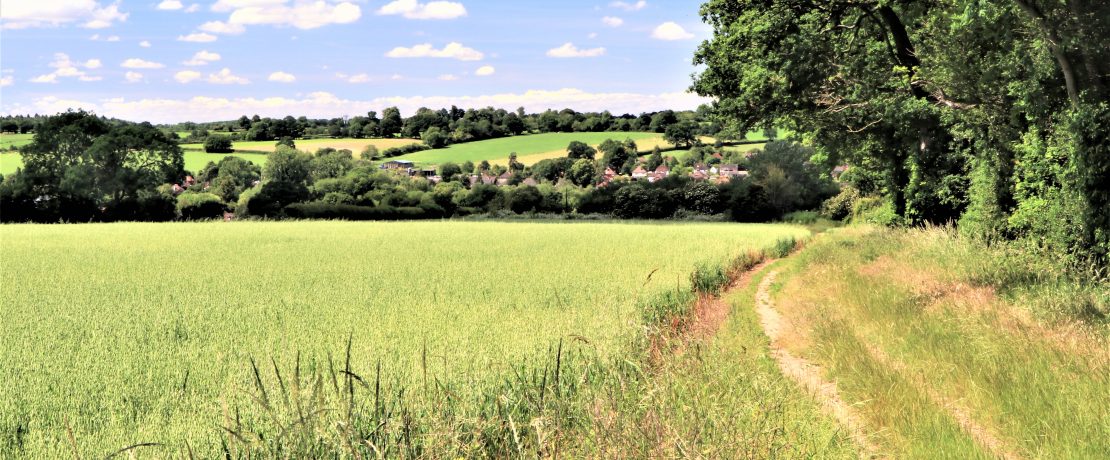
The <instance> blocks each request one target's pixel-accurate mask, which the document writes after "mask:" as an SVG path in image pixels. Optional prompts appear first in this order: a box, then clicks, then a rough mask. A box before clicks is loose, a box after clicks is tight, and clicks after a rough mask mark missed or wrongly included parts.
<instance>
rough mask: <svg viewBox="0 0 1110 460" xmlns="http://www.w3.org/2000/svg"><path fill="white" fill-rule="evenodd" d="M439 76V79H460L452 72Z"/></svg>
mask: <svg viewBox="0 0 1110 460" xmlns="http://www.w3.org/2000/svg"><path fill="white" fill-rule="evenodd" d="M437 78H438V79H439V80H440V81H455V80H458V79H459V77H456V76H454V75H452V74H449V73H445V74H443V75H440V76H439V77H437Z"/></svg>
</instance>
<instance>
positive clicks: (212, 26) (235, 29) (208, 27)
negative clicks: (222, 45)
mask: <svg viewBox="0 0 1110 460" xmlns="http://www.w3.org/2000/svg"><path fill="white" fill-rule="evenodd" d="M199 29H200V30H201V31H202V32H210V33H214V34H228V35H237V34H241V33H243V32H245V31H246V30H247V29H246V27H243V25H242V24H232V23H229V22H221V21H209V22H206V23H204V24H201V25H200V27H199Z"/></svg>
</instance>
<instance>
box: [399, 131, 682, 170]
mask: <svg viewBox="0 0 1110 460" xmlns="http://www.w3.org/2000/svg"><path fill="white" fill-rule="evenodd" d="M629 138H631V139H633V140H635V141H636V143H637V147H638V148H639V149H641V150H643V148H644V146H641V145H639V144H640V143H641V142H643V141H645V140H647V139H655V138H657V139H658V141H659V142H662V137H661V136H660V135H659V134H657V133H626V132H608V133H544V134H531V135H527V136H513V137H505V138H501V139H489V140H485V141H478V142H467V143H464V144H455V145H452V146H450V147H447V148H445V149H436V150H425V151H423V152H416V153H410V154H408V155H402V156H399V157H397V159H400V160H409V161H412V162H415V163H418V164H439V163H443V162H446V161H453V162H455V163H464V162H467V161H472V162H474V163H478V162H481V161H482V160H486V161H489V162H490V163H491V164H498V163H500V164H508V162H509V154H510V153H512V152H516V154H517V159H518V160H519V161H520V162H521V163H524V164H526V165H531V164H533V163H535V162H537V161H540V160H544V159H548V158H557V157H561V156H566V154H567V145H568V144H570V143H571V142H572V141H580V142H585V143H587V144H590V145H593V146H595V147H596V146H597V145H598V144H601V143H602V142H604V141H605V140H606V139H615V140H620V141H623V140H625V139H629ZM652 145H654V144H652ZM648 149H649V150H650V149H651V147H648Z"/></svg>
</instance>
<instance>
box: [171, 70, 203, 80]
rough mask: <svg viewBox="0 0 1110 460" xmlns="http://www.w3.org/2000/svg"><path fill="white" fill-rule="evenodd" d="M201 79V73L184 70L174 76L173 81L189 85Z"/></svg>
mask: <svg viewBox="0 0 1110 460" xmlns="http://www.w3.org/2000/svg"><path fill="white" fill-rule="evenodd" d="M198 78H200V72H197V71H193V70H182V71H180V72H178V73H175V74H173V79H174V80H177V81H178V82H180V83H189V82H191V81H193V80H196V79H198Z"/></svg>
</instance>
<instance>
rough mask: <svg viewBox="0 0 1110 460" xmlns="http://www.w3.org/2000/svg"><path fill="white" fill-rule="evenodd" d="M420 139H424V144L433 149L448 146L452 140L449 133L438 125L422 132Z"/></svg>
mask: <svg viewBox="0 0 1110 460" xmlns="http://www.w3.org/2000/svg"><path fill="white" fill-rule="evenodd" d="M420 139H421V140H423V141H424V145H427V146H428V147H429V148H433V149H441V148H444V147H447V145H448V144H450V142H451V138H450V137H448V136H447V133H444V132H443V130H442V129H440V128H439V127H438V126H432V127H431V128H428V129H427V130H426V131H424V132H422V133H420Z"/></svg>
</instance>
